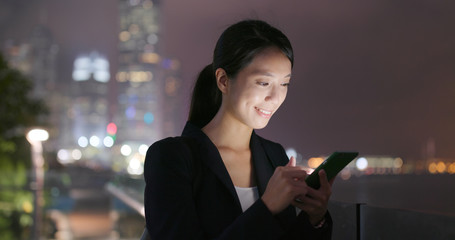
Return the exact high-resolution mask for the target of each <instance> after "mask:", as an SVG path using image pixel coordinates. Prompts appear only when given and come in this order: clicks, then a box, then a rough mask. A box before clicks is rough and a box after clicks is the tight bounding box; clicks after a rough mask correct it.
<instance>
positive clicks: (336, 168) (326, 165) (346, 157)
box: [305, 152, 359, 189]
mask: <svg viewBox="0 0 455 240" xmlns="http://www.w3.org/2000/svg"><path fill="white" fill-rule="evenodd" d="M357 155H359V153H358V152H334V153H332V155H330V156H329V157H328V158H327V159H326V160H324V162H322V163H321V164H320V165H319V166H318V167H317V168H316V169H315V170H314V171H313V172H312V173H311V174H310V175H309V176H308V177H307V178H306V179H305V181H306V183H307V185H308V186H310V187H312V188H314V189H318V188H319V187H320V182H319V175H318V172H319V171H320V170H321V169H324V171H325V172H326V174H327V179H328V180H329V181H330V180H332V178H334V177H335V176H336V175H337V174H338V173H339V172H340V171H341V170H342V169H343V168H344V167H346V165H348V164H349V163H350V162H351V161H352V160H354V159H355V158H356V157H357Z"/></svg>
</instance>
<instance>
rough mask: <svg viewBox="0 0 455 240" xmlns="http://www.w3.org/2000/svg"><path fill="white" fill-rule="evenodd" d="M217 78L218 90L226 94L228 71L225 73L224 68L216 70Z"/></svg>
mask: <svg viewBox="0 0 455 240" xmlns="http://www.w3.org/2000/svg"><path fill="white" fill-rule="evenodd" d="M215 77H216V85H217V86H218V89H220V91H221V92H222V93H226V92H227V89H228V80H229V78H228V76H227V73H226V71H224V69H222V68H218V69H216V71H215Z"/></svg>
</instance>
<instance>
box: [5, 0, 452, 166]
mask: <svg viewBox="0 0 455 240" xmlns="http://www.w3.org/2000/svg"><path fill="white" fill-rule="evenodd" d="M116 2H117V1H113V0H96V1H93V0H64V1H62V0H30V1H23V0H22V1H16V0H0V40H1V43H2V44H3V43H4V41H5V40H6V39H14V40H15V41H16V42H21V41H22V42H25V41H26V40H27V38H28V37H29V36H30V33H31V31H32V29H33V27H34V26H35V25H36V24H37V23H43V24H45V25H46V26H48V28H49V29H50V30H51V32H52V34H53V36H54V39H55V43H56V44H58V45H59V48H60V50H59V73H58V76H59V80H60V81H70V79H71V70H72V64H73V61H74V58H75V57H76V56H77V55H78V54H80V53H84V52H90V51H92V50H97V51H99V52H100V53H102V54H104V55H106V56H107V57H108V58H109V60H110V62H111V70H112V71H115V68H116V62H115V61H116V56H115V55H116V46H117V41H118V16H117V4H116ZM161 2H162V6H161V7H162V16H161V19H162V24H163V25H162V32H161V36H160V41H161V43H160V44H161V46H162V52H163V53H164V55H165V56H169V57H173V58H177V59H179V60H180V61H181V64H182V69H181V74H182V79H183V80H184V87H185V88H184V89H185V90H186V89H189V88H190V87H191V86H192V83H193V81H194V79H195V77H196V75H197V74H198V72H199V71H200V70H201V69H202V68H203V67H204V66H205V65H207V64H208V63H209V62H210V61H211V55H212V51H213V48H214V45H215V42H216V40H217V38H218V36H219V35H220V34H221V32H222V31H223V30H224V29H225V28H226V27H227V26H228V25H230V24H232V23H235V22H236V21H239V20H242V19H246V18H259V19H263V20H266V21H268V22H269V23H271V24H272V25H274V26H276V27H278V28H280V29H281V30H282V31H283V32H284V33H285V34H286V35H287V36H288V37H289V39H290V41H291V43H292V44H293V47H294V51H295V52H294V54H295V64H294V69H293V77H292V80H291V86H290V91H289V93H288V97H287V99H286V101H285V103H284V104H283V105H282V107H281V109H280V110H279V111H278V112H277V113H276V115H275V116H274V117H273V118H272V120H271V122H270V124H269V125H268V126H267V128H265V129H263V130H260V131H258V132H259V134H260V135H262V136H264V137H266V138H269V139H271V140H274V141H278V142H280V143H282V144H283V146H285V147H294V148H295V149H297V151H298V152H300V153H302V155H303V156H304V157H310V156H317V155H326V154H329V153H330V152H332V151H335V150H356V151H360V153H361V154H363V155H371V154H378V155H392V156H398V157H402V158H403V159H404V160H405V161H406V160H412V159H414V160H417V159H421V158H423V157H424V152H425V151H424V147H425V146H426V145H427V142H431V141H433V142H434V143H435V147H436V148H435V149H436V151H435V157H440V158H455V27H454V24H455V14H454V13H455V2H453V1H442V0H441V1H439V0H436V1H425V0H415V1H411V0H405V1H394V0H389V1H361V0H356V1H354V0H352V1H350V0H348V1H331V2H325V1H307V0H303V1H291V0H281V1H276V0H275V1H271V0H237V1H221V0H192V1H182V0H162V1H161ZM112 73H113V74H114V72H112ZM113 74H112V75H113ZM182 101H184V104H188V102H189V92H184V96H183V97H182ZM183 115H185V114H183ZM184 122H185V119H182V121H181V125H182V127H183V124H184Z"/></svg>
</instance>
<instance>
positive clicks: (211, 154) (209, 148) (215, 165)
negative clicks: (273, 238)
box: [182, 123, 242, 211]
mask: <svg viewBox="0 0 455 240" xmlns="http://www.w3.org/2000/svg"><path fill="white" fill-rule="evenodd" d="M182 135H183V136H189V137H192V138H195V139H196V140H197V141H198V142H199V143H200V144H198V147H199V149H198V150H197V151H195V152H197V153H198V156H196V157H198V158H200V160H201V161H202V162H203V163H204V164H205V165H206V166H208V168H209V169H210V170H211V171H212V172H213V173H214V174H215V176H216V177H217V178H218V179H219V180H220V181H221V182H222V183H223V185H224V186H225V187H226V188H227V189H228V190H229V192H230V194H231V195H232V197H233V199H234V201H235V203H236V205H237V207H238V208H239V210H240V211H241V209H242V207H241V205H240V201H239V198H238V196H237V192H236V191H235V187H234V184H233V183H232V180H231V177H230V176H229V173H228V171H227V169H226V166H224V163H223V160H222V159H221V155H220V152H219V151H218V149H217V148H216V146H215V145H214V144H213V142H212V141H211V140H210V138H209V137H208V136H207V135H205V133H204V132H202V131H201V130H200V129H199V128H197V127H195V126H194V125H192V124H191V123H187V124H186V126H185V128H184V130H183V133H182Z"/></svg>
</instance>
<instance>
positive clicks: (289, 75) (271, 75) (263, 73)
mask: <svg viewBox="0 0 455 240" xmlns="http://www.w3.org/2000/svg"><path fill="white" fill-rule="evenodd" d="M253 74H254V75H262V76H266V77H275V75H274V74H272V73H270V72H267V71H261V70H258V71H255V72H253ZM288 77H291V74H290V73H289V74H288V75H286V76H284V78H288Z"/></svg>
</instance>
